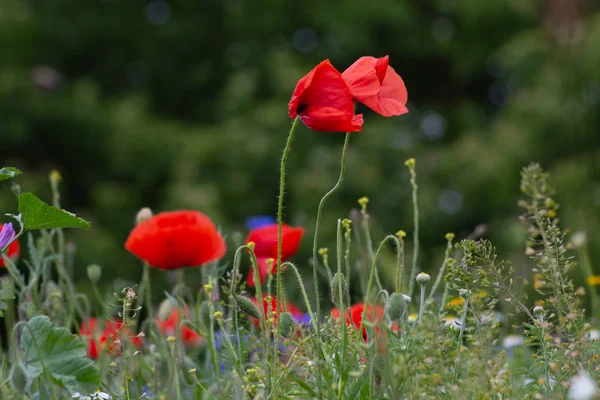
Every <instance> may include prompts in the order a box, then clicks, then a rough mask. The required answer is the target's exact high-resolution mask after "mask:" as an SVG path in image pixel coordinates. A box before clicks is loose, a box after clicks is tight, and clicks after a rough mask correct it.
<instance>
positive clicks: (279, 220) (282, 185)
mask: <svg viewBox="0 0 600 400" xmlns="http://www.w3.org/2000/svg"><path fill="white" fill-rule="evenodd" d="M298 122H300V117H296V119H294V122H293V123H292V127H291V128H290V133H289V134H288V138H287V142H286V144H285V148H284V149H283V155H282V156H281V167H280V170H279V198H278V199H277V200H278V204H277V298H276V303H277V306H276V307H275V312H276V314H277V317H278V318H279V310H280V309H282V308H283V307H282V306H283V303H282V300H281V263H282V259H281V249H282V247H283V197H284V195H285V167H286V164H287V159H288V156H289V154H290V149H291V147H292V141H293V140H294V134H295V133H296V128H297V127H298ZM254 278H255V281H256V279H259V280H260V275H259V274H258V273H256V275H254ZM255 283H256V286H257V287H258V286H260V282H255ZM261 300H262V299H261ZM284 311H285V310H284ZM278 342H279V324H277V335H276V337H275V348H278V344H277V343H278Z"/></svg>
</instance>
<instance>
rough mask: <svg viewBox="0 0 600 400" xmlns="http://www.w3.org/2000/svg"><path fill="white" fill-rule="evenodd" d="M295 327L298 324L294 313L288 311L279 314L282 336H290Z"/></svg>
mask: <svg viewBox="0 0 600 400" xmlns="http://www.w3.org/2000/svg"><path fill="white" fill-rule="evenodd" d="M295 329H296V325H295V323H294V317H292V314H290V313H289V312H287V311H286V312H284V313H281V314H279V332H281V336H283V337H284V338H289V337H290V336H291V335H292V333H293V332H294V330H295Z"/></svg>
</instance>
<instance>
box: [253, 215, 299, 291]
mask: <svg viewBox="0 0 600 400" xmlns="http://www.w3.org/2000/svg"><path fill="white" fill-rule="evenodd" d="M303 235H304V228H294V227H292V226H289V225H286V224H283V225H282V226H281V260H282V261H283V262H285V261H287V260H289V259H290V258H292V257H293V256H294V254H296V252H298V248H299V247H300V241H301V240H302V236H303ZM277 239H278V228H277V224H269V225H265V226H261V227H260V228H256V229H253V230H252V231H250V233H249V234H248V237H247V238H246V243H249V242H254V254H255V255H256V261H257V263H258V273H259V275H260V283H261V284H263V283H264V282H265V279H266V278H267V275H268V272H269V266H268V264H267V260H268V259H269V258H272V259H273V260H275V261H274V262H273V266H272V268H271V274H275V273H277ZM247 283H248V286H250V287H254V285H255V279H254V271H250V274H249V275H248V281H247Z"/></svg>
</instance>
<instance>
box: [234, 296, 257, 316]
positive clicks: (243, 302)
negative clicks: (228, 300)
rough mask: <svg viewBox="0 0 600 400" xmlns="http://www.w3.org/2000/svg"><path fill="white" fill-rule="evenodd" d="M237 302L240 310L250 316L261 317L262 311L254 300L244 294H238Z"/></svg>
mask: <svg viewBox="0 0 600 400" xmlns="http://www.w3.org/2000/svg"><path fill="white" fill-rule="evenodd" d="M235 303H236V304H237V306H238V308H239V310H240V311H241V312H243V313H244V314H246V315H247V316H249V317H252V318H256V319H260V312H259V311H258V308H257V307H256V306H255V305H254V303H253V302H252V300H250V299H249V298H247V297H244V296H236V298H235Z"/></svg>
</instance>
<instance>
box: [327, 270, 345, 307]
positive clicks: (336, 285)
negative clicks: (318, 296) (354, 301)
mask: <svg viewBox="0 0 600 400" xmlns="http://www.w3.org/2000/svg"><path fill="white" fill-rule="evenodd" d="M340 286H341V288H342V290H341V292H342V293H341V296H342V298H340ZM347 290H348V289H347V284H346V277H345V276H344V274H342V273H340V272H336V273H335V275H333V278H331V282H330V285H329V297H330V298H331V301H332V302H333V304H335V305H336V306H338V307H341V306H340V304H342V303H343V302H344V297H345V296H346V292H347Z"/></svg>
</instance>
